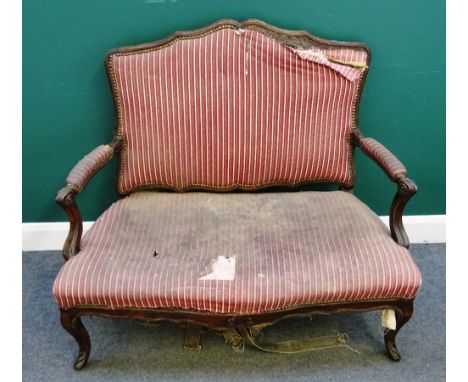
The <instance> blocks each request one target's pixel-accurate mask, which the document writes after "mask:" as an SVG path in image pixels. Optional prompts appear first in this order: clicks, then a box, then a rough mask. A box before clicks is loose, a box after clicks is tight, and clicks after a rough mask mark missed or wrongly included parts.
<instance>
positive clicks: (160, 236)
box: [53, 191, 421, 314]
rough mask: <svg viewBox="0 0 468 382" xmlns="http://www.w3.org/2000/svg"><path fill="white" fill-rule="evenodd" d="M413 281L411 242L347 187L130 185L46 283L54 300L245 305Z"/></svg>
mask: <svg viewBox="0 0 468 382" xmlns="http://www.w3.org/2000/svg"><path fill="white" fill-rule="evenodd" d="M219 257H221V259H220V258H219ZM223 259H224V260H225V261H224V260H223ZM217 266H218V268H219V269H218V270H217V269H216V267H217ZM223 266H224V268H223ZM213 267H214V270H215V272H214V273H213ZM230 272H232V274H231V273H230ZM210 274H211V276H209V275H210ZM207 276H208V277H207ZM203 278H205V279H203ZM207 278H208V279H207ZM420 283H421V277H420V273H419V271H418V269H417V267H416V265H415V264H414V262H413V260H412V259H411V256H410V254H409V252H408V250H407V249H406V248H404V247H402V246H400V245H398V244H397V243H395V241H394V240H393V239H392V238H391V236H390V233H389V231H388V230H387V228H386V227H385V225H384V224H383V223H382V222H381V221H380V219H379V218H378V216H376V215H375V214H374V213H373V212H372V211H371V210H370V209H369V208H368V207H367V206H365V205H364V204H363V203H362V202H361V201H359V200H358V199H357V198H356V197H355V196H353V195H352V194H351V193H347V192H342V191H336V192H289V193H255V194H251V193H229V194H214V193H198V192H197V193H184V194H177V193H176V194H174V193H167V192H138V193H134V194H132V195H130V196H129V197H127V198H124V199H122V200H120V201H118V202H116V203H114V204H113V205H112V206H111V207H110V208H109V209H108V210H107V211H106V212H105V213H104V214H103V215H102V216H101V217H100V218H99V219H98V220H97V222H96V223H95V224H94V226H93V227H92V228H91V229H90V231H89V232H88V233H87V235H86V236H85V238H84V240H83V244H82V249H81V251H80V253H79V254H78V255H77V256H75V257H73V258H72V259H70V260H69V261H68V262H67V263H66V264H65V265H64V266H63V268H62V270H61V271H60V273H59V275H58V277H57V279H56V281H55V284H54V289H53V291H54V294H55V297H56V299H57V302H58V304H59V306H60V307H62V308H70V307H74V306H81V305H85V306H105V307H111V308H123V307H128V308H177V309H194V310H197V311H210V312H215V313H236V314H252V313H261V312H265V311H272V310H278V309H285V308H290V307H296V306H302V305H310V304H323V303H332V302H341V301H348V302H349V301H362V300H374V299H380V300H382V299H387V298H388V299H390V298H403V299H411V298H413V297H414V296H415V295H416V292H417V291H418V288H419V286H420Z"/></svg>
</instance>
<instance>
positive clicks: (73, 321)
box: [60, 310, 91, 370]
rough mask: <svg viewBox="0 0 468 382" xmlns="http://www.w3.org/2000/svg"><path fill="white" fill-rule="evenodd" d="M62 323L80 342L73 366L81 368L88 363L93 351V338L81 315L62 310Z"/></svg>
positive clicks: (77, 368) (76, 368)
mask: <svg viewBox="0 0 468 382" xmlns="http://www.w3.org/2000/svg"><path fill="white" fill-rule="evenodd" d="M60 323H61V324H62V326H63V328H64V329H65V330H66V331H67V332H68V333H70V334H71V335H72V336H73V338H74V339H75V340H76V342H78V346H79V349H80V350H79V353H78V357H77V358H76V360H75V363H74V364H73V367H74V368H75V370H80V369H82V368H83V367H85V366H86V364H87V363H88V358H89V353H90V352H91V340H90V339H89V334H88V331H87V330H86V328H85V327H84V325H83V323H82V322H81V318H80V317H79V316H76V315H73V314H72V313H70V312H67V311H66V310H62V311H60Z"/></svg>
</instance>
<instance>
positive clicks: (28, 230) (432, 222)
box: [23, 215, 445, 251]
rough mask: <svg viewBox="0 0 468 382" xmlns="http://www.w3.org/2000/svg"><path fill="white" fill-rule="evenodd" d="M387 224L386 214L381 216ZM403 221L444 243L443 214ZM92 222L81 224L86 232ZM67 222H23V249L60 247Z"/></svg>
mask: <svg viewBox="0 0 468 382" xmlns="http://www.w3.org/2000/svg"><path fill="white" fill-rule="evenodd" d="M380 218H381V219H382V221H384V222H385V223H386V224H387V225H388V216H381V217H380ZM403 223H404V225H405V228H406V232H407V233H408V236H409V238H410V241H411V243H445V215H414V216H404V217H403ZM92 224H93V222H85V223H84V224H83V232H86V231H87V230H88V229H89V227H91V225H92ZM67 233H68V223H61V222H60V223H23V251H45V250H48V251H51V250H60V249H62V246H63V242H64V241H65V238H66V237H67Z"/></svg>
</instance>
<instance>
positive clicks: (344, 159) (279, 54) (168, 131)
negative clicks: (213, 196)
mask: <svg viewBox="0 0 468 382" xmlns="http://www.w3.org/2000/svg"><path fill="white" fill-rule="evenodd" d="M311 51H313V52H314V54H312V56H311V53H310V52H311ZM307 52H309V54H308V53H307ZM110 57H111V59H110V64H109V65H110V73H111V75H112V77H113V78H114V81H113V87H114V93H115V98H116V102H117V106H118V107H117V109H118V118H119V134H120V135H122V136H123V137H124V139H125V142H126V145H125V147H124V149H123V151H122V159H121V160H122V163H121V168H120V179H119V191H120V192H121V193H129V192H131V191H134V190H141V189H143V188H152V187H153V188H154V187H156V186H165V187H170V188H175V189H179V190H180V189H186V188H190V187H204V188H210V189H214V190H223V189H229V188H233V187H243V188H246V189H249V188H256V187H259V186H264V185H269V184H284V183H286V184H296V183H301V182H305V181H313V180H324V181H330V182H336V183H341V184H351V183H352V180H353V171H352V166H351V151H352V147H351V143H350V141H349V134H350V129H351V128H352V126H353V125H354V124H355V120H354V119H355V116H354V112H355V111H354V106H355V103H356V101H357V97H358V95H359V91H360V88H361V81H360V80H358V79H359V78H360V77H361V74H362V73H363V68H362V67H359V68H356V67H355V66H356V65H357V64H356V63H358V64H360V65H364V67H365V65H366V63H367V60H368V56H367V51H366V50H365V49H363V48H362V47H355V48H354V47H349V46H346V47H334V48H333V49H328V48H327V49H325V48H323V47H322V48H320V47H318V46H317V47H315V48H308V50H304V49H302V48H301V49H292V48H291V46H289V45H286V44H285V43H282V42H280V41H278V40H276V39H274V38H272V37H269V36H267V35H265V34H263V33H261V32H258V31H255V30H242V31H239V30H236V29H232V28H218V29H216V30H214V31H211V32H210V33H207V34H204V35H202V36H199V37H197V38H186V39H185V38H180V39H177V40H176V41H174V42H172V43H170V44H166V45H163V46H161V47H158V48H155V49H147V50H143V49H142V50H141V51H138V52H123V53H118V52H117V53H114V54H112V55H111V56H110Z"/></svg>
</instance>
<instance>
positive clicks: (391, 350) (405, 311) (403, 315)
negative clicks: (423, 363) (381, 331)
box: [384, 300, 413, 362]
mask: <svg viewBox="0 0 468 382" xmlns="http://www.w3.org/2000/svg"><path fill="white" fill-rule="evenodd" d="M395 315H396V330H392V329H389V330H387V332H386V333H385V336H384V339H385V347H386V348H387V351H388V356H389V357H390V358H391V359H392V360H393V361H395V362H398V361H399V360H400V359H401V357H400V353H399V352H398V349H397V347H396V343H395V337H396V335H397V334H398V332H399V331H400V329H401V327H402V326H403V325H404V324H406V323H407V322H408V321H409V319H410V318H411V316H412V315H413V301H412V300H411V301H406V302H402V303H401V304H399V305H398V306H397V307H395Z"/></svg>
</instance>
